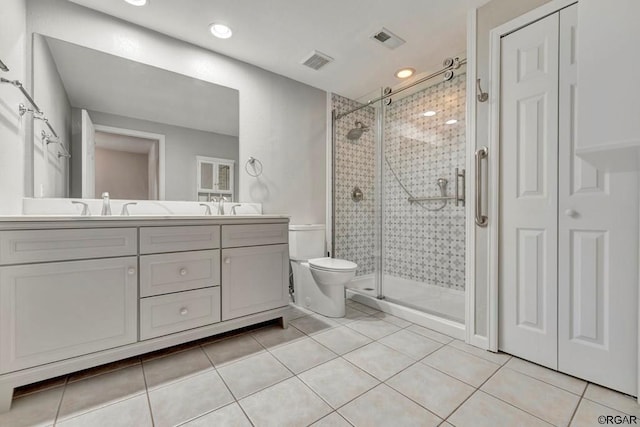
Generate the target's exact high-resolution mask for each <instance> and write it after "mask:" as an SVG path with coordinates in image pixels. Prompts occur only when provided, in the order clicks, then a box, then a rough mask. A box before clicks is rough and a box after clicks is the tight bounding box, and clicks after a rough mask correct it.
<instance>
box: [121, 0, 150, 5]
mask: <svg viewBox="0 0 640 427" xmlns="http://www.w3.org/2000/svg"><path fill="white" fill-rule="evenodd" d="M124 1H126V2H127V3H129V4H131V5H133V6H144V5H146V4H147V0H124Z"/></svg>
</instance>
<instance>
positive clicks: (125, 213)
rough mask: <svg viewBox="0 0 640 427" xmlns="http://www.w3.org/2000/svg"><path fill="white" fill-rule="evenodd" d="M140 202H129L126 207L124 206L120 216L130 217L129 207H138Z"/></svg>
mask: <svg viewBox="0 0 640 427" xmlns="http://www.w3.org/2000/svg"><path fill="white" fill-rule="evenodd" d="M137 204H138V202H127V203H125V204H124V205H122V211H121V212H120V216H129V206H130V205H137Z"/></svg>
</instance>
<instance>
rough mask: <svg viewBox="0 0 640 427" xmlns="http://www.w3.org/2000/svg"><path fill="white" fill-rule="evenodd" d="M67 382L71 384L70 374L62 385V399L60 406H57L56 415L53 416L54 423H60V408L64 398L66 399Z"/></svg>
mask: <svg viewBox="0 0 640 427" xmlns="http://www.w3.org/2000/svg"><path fill="white" fill-rule="evenodd" d="M67 384H69V375H67V377H66V378H65V379H64V384H63V385H62V387H63V388H62V394H61V395H60V401H59V402H58V407H57V408H56V415H55V417H54V418H53V425H54V426H55V425H56V424H58V417H59V416H60V409H61V408H62V399H64V394H65V392H66V391H67Z"/></svg>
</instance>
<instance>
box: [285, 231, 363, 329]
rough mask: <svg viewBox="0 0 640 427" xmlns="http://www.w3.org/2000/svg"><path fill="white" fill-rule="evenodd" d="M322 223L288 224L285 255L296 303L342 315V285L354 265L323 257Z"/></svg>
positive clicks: (352, 273) (344, 283)
mask: <svg viewBox="0 0 640 427" xmlns="http://www.w3.org/2000/svg"><path fill="white" fill-rule="evenodd" d="M324 255H325V249H324V225H322V224H312V225H290V226H289V257H290V258H291V268H292V270H293V287H294V297H295V302H296V304H298V305H300V306H302V307H305V308H307V309H309V310H311V311H315V312H316V313H319V314H322V315H323V316H327V317H344V313H345V285H346V284H347V283H348V282H349V281H350V280H351V279H353V278H354V277H355V275H356V268H357V267H358V265H357V264H356V263H354V262H351V261H345V260H343V259H335V258H327V257H323V256H324Z"/></svg>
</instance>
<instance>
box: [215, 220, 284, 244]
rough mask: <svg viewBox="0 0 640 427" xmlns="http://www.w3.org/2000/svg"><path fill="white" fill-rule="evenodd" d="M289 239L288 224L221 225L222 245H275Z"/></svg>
mask: <svg viewBox="0 0 640 427" xmlns="http://www.w3.org/2000/svg"><path fill="white" fill-rule="evenodd" d="M288 241H289V227H288V224H254V225H223V226H222V247H223V248H238V247H242V246H257V245H276V244H281V243H287V242H288Z"/></svg>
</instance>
